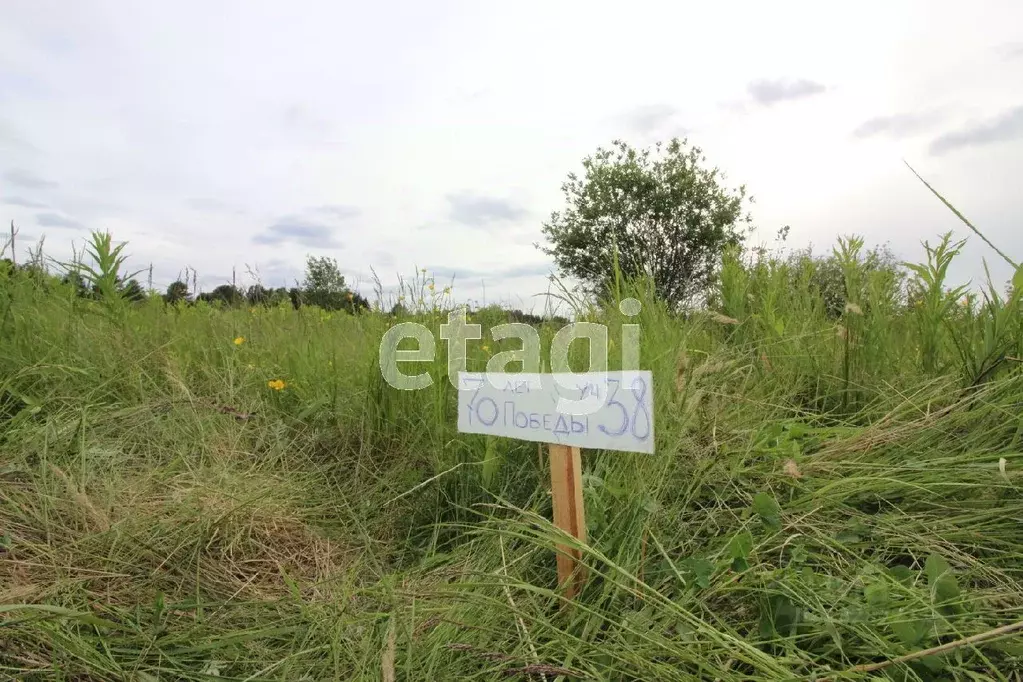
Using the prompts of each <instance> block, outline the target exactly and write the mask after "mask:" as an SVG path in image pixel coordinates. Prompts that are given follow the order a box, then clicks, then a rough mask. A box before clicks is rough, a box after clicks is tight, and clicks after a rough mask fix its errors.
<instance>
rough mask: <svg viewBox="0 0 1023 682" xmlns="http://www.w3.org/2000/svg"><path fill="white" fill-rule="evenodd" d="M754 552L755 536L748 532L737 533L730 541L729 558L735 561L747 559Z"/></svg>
mask: <svg viewBox="0 0 1023 682" xmlns="http://www.w3.org/2000/svg"><path fill="white" fill-rule="evenodd" d="M752 550H753V534H752V533H750V532H749V531H748V530H744V531H742V532H741V533H736V534H735V535H734V536H732V539H731V540H729V541H728V556H730V557H731V558H733V559H745V558H746V557H748V556H749V553H750V552H751V551H752Z"/></svg>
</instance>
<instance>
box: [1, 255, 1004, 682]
mask: <svg viewBox="0 0 1023 682" xmlns="http://www.w3.org/2000/svg"><path fill="white" fill-rule="evenodd" d="M955 257H956V244H955V243H953V242H952V241H950V240H949V239H947V238H945V239H938V240H932V242H931V244H930V245H929V246H928V247H927V249H926V250H924V249H921V252H920V254H919V258H918V260H919V263H918V264H911V265H906V266H903V267H900V268H896V269H890V268H889V269H885V268H876V267H872V266H871V265H870V260H869V259H868V258H867V253H866V251H865V249H864V247H863V244H862V242H860V241H859V240H856V239H852V238H850V239H846V240H842V241H841V242H840V243H838V244H837V245H836V246H835V252H834V254H833V255H832V257H831V258H829V259H827V263H828V267H829V268H830V270H829V272H830V273H831V274H832V275H833V276H834V278H837V279H833V282H832V283H835V282H837V285H836V286H837V289H835V290H837V291H839V293H840V295H839V296H838V297H837V298H836V297H835V296H834V295H833V294H834V291H835V290H827V291H826V290H825V289H824V288H823V287H822V285H821V282H822V276H821V275H822V270H821V269H822V268H823V267H824V262H823V261H821V260H815V259H811V258H782V257H772V256H770V255H768V254H760V255H756V254H754V255H747V256H744V257H740V256H738V255H737V254H726V256H725V258H724V260H723V262H722V266H721V269H720V276H719V280H718V282H717V284H716V287H715V291H714V293H713V295H712V297H711V300H710V304H709V305H708V306H707V308H706V309H704V310H699V311H693V312H690V313H687V314H685V315H676V314H673V313H671V312H669V311H668V310H666V309H665V308H664V307H663V306H661V305H660V304H658V302H657V301H656V300H655V299H654V298H653V297H652V296H651V295H650V294H649V292H648V291H646V290H645V288H644V286H643V284H642V283H635V284H622V285H621V286H620V287H619V288H618V290H616V291H615V292H612V294H611V297H610V298H611V300H609V301H608V302H607V303H606V304H605V305H603V306H592V307H583V306H580V309H579V310H578V311H577V315H578V318H579V319H587V320H594V321H601V322H604V323H605V324H607V325H608V327H609V330H610V331H609V336H610V339H611V348H612V350H611V358H610V365H611V368H612V369H614V368H616V366H617V365H618V363H619V357H618V350H617V349H618V346H619V344H620V339H621V333H620V325H621V324H622V323H623V322H628V323H634V322H637V318H630V319H627V320H623V319H622V317H621V316H620V314H619V313H618V312H617V306H616V305H615V303H616V301H615V300H614V299H620V298H622V297H625V296H635V297H637V298H639V299H640V300H641V301H642V302H643V307H642V312H641V314H640V316H639V317H638V323H639V324H640V325H641V330H642V337H641V338H642V350H641V365H642V367H643V368H644V369H650V370H652V372H653V374H654V384H655V387H654V388H655V408H656V415H655V423H656V428H657V431H656V442H657V452H656V454H655V455H654V456H647V455H638V454H629V453H619V452H603V451H586V452H584V455H583V467H584V485H585V503H586V514H587V523H588V534H589V544H588V545H587V546H586V547H584V553H585V562H586V564H587V565H588V567H589V580H588V582H587V584H586V587H585V590H584V592H583V593H582V594H581V596H580V597H579V598H578V599H576V600H575V601H574V603H572V604H571V605H566V604H565V603H563V602H562V600H561V599H560V597H559V593H558V591H557V586H556V584H555V576H556V572H555V555H554V546H555V544H557V543H558V542H568V540H567V539H566V538H565V537H564V536H561V535H559V534H558V532H557V531H556V530H555V529H554V528H553V526H552V525H551V523H550V521H549V519H550V518H551V503H550V492H549V472H548V469H547V461H546V453H545V451H544V449H543V448H542V447H538V446H537V444H536V443H527V442H519V441H513V440H508V439H496V438H487V437H483V436H471V435H464V434H459V433H457V432H456V429H455V415H456V397H457V396H456V391H455V390H454V389H453V388H452V386H451V385H450V384H449V383H448V381H447V378H446V376H447V367H446V353H445V352H444V349H445V346H444V342H442V341H440V339H439V334H438V353H437V359H436V361H435V362H434V363H432V364H426V363H423V365H421V366H420V367H418V368H417V367H415V366H412V367H409V366H406V367H403V369H404V371H406V372H408V373H412V372H416V371H424V370H425V371H429V372H430V373H431V374H432V375H433V377H434V383H433V385H432V386H431V387H429V388H427V389H425V390H421V391H396V390H394V389H392V388H391V387H389V386H388V385H387V384H386V383H384V381H383V379H382V378H381V374H380V371H379V367H378V348H379V341H380V338H381V336H382V334H383V333H384V332H385V331H386V330H387V329H388V328H389V327H390V326H391V325H392V324H394V323H395V322H398V321H403V320H415V321H418V322H422V323H424V324H426V325H428V326H430V327H431V328H432V329H434V330H435V331H436V330H437V329H438V327H439V325H440V324H441V323H443V322H444V321H446V311H445V309H444V306H443V305H440V306H426V308H425V310H424V311H423V312H419V313H414V314H413V313H409V314H403V315H402V316H401V317H393V316H390V315H385V314H382V313H378V312H367V313H362V314H357V315H352V314H348V313H344V312H334V313H327V312H324V311H322V310H320V309H318V308H315V307H309V306H305V307H301V308H299V309H295V308H293V307H292V306H291V305H284V306H277V307H255V308H248V307H241V308H222V307H219V306H215V305H209V304H207V303H202V302H200V303H196V304H193V305H188V304H183V303H182V304H177V305H167V304H165V303H164V302H163V301H162V300H160V299H159V298H157V297H153V298H150V299H149V300H147V301H145V302H143V303H138V304H128V303H125V302H123V301H120V300H118V299H117V297H116V296H100V297H98V299H96V300H89V299H85V298H82V297H80V296H77V295H76V294H75V291H74V290H73V289H72V288H71V287H69V286H65V285H61V284H60V282H59V280H57V279H55V278H52V277H46V276H44V275H43V274H41V273H40V272H38V271H31V270H17V271H14V270H12V269H11V268H7V269H5V270H4V271H3V273H2V274H0V542H2V545H0V677H5V678H17V679H26V680H41V679H64V680H146V681H150V680H224V679H230V680H332V679H373V680H379V679H383V680H398V679H407V680H463V679H476V680H491V679H502V678H510V679H534V680H540V679H544V680H555V679H566V680H567V679H572V680H576V679H579V680H582V679H593V680H692V679H705V680H722V681H725V680H729V681H739V680H809V679H817V680H822V679H832V680H839V679H879V678H880V679H891V680H988V679H992V680H1018V679H1020V676H1021V674H1023V659H1021V656H1023V638H1021V636H1020V634H1019V632H1017V630H1016V629H1018V628H1020V627H1021V626H1023V625H1021V624H1020V621H1023V561H1021V559H1023V523H1021V522H1023V494H1021V488H1020V486H1021V484H1023V474H1021V472H1023V442H1021V441H1023V374H1021V371H1020V359H1021V358H1023V318H1021V315H1020V311H1021V299H1023V281H1021V280H1023V277H1021V276H1019V275H1018V276H1017V277H1016V282H1015V286H1014V287H1013V286H1011V285H1010V286H1009V288H1008V290H1006V287H1005V286H1003V284H1002V283H995V284H994V285H992V286H990V287H989V288H987V289H985V290H984V291H983V292H978V291H976V290H974V291H972V292H968V291H966V290H951V289H950V288H949V287H948V285H947V282H946V281H945V273H946V271H947V268H948V265H949V263H950V262H951V260H952V259H954V258H955ZM419 290H420V291H424V289H423V288H422V287H421V288H420V289H419ZM829 291H830V293H829ZM471 317H472V318H473V319H472V321H476V322H480V323H481V324H483V325H484V330H485V331H484V338H483V340H481V341H479V342H470V343H469V360H468V362H469V367H468V369H470V370H477V371H478V370H482V369H484V367H485V363H486V360H487V358H488V357H489V356H490V355H492V354H493V353H495V352H497V351H499V350H502V349H505V346H504V345H503V344H505V343H508V344H510V345H508V346H507V348H511V347H514V345H515V344H516V343H517V342H516V341H514V340H508V341H507V342H495V341H494V340H493V339H492V338H491V337H490V336H489V334H488V333H487V332H486V329H488V328H489V327H490V326H492V325H495V324H498V323H502V322H505V321H506V319H505V318H504V316H503V315H502V314H501V313H500V312H499V311H494V310H492V309H490V310H485V311H477V312H476V313H474V314H473V315H471ZM556 329H557V325H556V324H554V323H545V324H544V325H542V327H541V337H542V339H543V341H544V345H543V347H544V352H545V357H546V350H547V349H548V348H549V345H548V344H549V340H550V338H551V337H552V335H553V334H554V332H555V331H556ZM577 346H578V347H575V348H574V349H573V350H574V351H577V352H578V353H579V355H580V359H581V357H582V356H583V355H585V351H586V349H585V347H583V346H582V344H577ZM511 369H514V368H511ZM1006 626H1015V628H1014V627H1006Z"/></svg>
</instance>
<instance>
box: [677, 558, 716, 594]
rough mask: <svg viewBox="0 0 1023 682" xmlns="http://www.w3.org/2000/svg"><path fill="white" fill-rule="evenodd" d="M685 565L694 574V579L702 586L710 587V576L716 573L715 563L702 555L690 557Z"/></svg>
mask: <svg viewBox="0 0 1023 682" xmlns="http://www.w3.org/2000/svg"><path fill="white" fill-rule="evenodd" d="M683 566H684V567H685V568H686V569H687V570H688V571H689V572H690V573H692V574H693V580H694V582H696V584H697V585H699V586H700V587H704V588H706V587H710V578H711V576H712V575H713V574H714V564H712V563H710V562H709V561H707V560H706V559H703V558H700V557H690V558H688V559H686V560H685V561H684V562H683Z"/></svg>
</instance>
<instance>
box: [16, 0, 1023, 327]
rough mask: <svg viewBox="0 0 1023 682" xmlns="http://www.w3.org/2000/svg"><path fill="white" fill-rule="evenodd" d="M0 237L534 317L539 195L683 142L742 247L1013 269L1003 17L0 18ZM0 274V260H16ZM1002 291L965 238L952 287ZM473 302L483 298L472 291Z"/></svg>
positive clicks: (174, 14)
mask: <svg viewBox="0 0 1023 682" xmlns="http://www.w3.org/2000/svg"><path fill="white" fill-rule="evenodd" d="M0 16H2V17H3V20H2V21H0V217H3V218H4V219H9V218H10V219H14V220H15V221H16V223H17V224H18V225H20V227H21V235H22V244H27V240H28V239H35V238H38V237H39V236H41V235H43V234H45V236H46V245H47V250H48V251H49V252H50V253H51V254H52V255H55V256H62V255H63V254H65V253H67V252H68V250H69V245H70V244H71V243H72V240H73V241H74V242H75V243H77V244H81V242H82V241H83V238H84V237H85V236H87V234H88V231H89V230H91V229H106V230H110V231H111V232H112V234H113V235H114V238H115V239H116V240H127V241H128V242H129V245H128V247H127V250H128V251H129V252H130V253H131V255H132V262H133V263H134V264H135V265H136V267H144V266H148V264H149V263H150V262H153V263H154V268H155V280H156V282H155V284H157V285H158V286H161V287H164V286H166V284H167V283H169V282H170V281H172V280H173V279H175V278H176V276H177V274H178V272H179V271H180V270H182V269H183V268H184V267H185V266H186V265H187V266H190V267H192V268H195V269H196V270H198V272H199V275H200V282H201V283H202V285H203V287H204V288H205V289H207V290H208V289H210V288H212V287H213V286H216V285H217V284H220V283H223V282H225V281H229V280H230V277H231V271H232V267H236V268H237V269H238V271H239V273H241V272H243V271H244V270H245V268H246V266H250V267H258V268H259V271H260V272H261V275H262V279H263V281H264V284H267V285H270V286H281V285H284V284H288V285H291V284H293V280H294V279H295V278H296V277H300V276H301V271H302V267H303V263H304V260H305V256H306V254H310V253H311V254H316V255H331V256H334V257H336V258H337V259H338V261H339V263H340V264H341V266H342V268H343V269H344V271H345V272H346V274H347V275H348V276H349V278H352V279H355V280H357V281H359V282H360V288H361V289H362V290H363V292H364V293H369V290H370V285H369V281H368V280H369V277H370V266H373V267H374V268H375V269H376V270H377V272H378V273H380V275H381V276H382V278H383V279H384V282H385V284H393V283H394V282H395V281H396V273H398V272H401V273H406V274H410V273H411V272H412V271H413V269H414V268H417V267H426V268H429V269H430V270H431V272H436V273H437V274H438V276H439V278H445V279H446V278H448V277H450V276H451V274H452V273H454V274H455V275H456V283H455V289H456V294H457V297H458V298H459V299H472V300H482V298H483V296H484V291H485V297H486V301H487V302H503V303H506V304H510V305H514V306H516V307H524V308H526V309H530V308H536V307H538V306H540V304H539V303H537V302H536V301H537V299H534V298H533V295H534V294H537V293H540V292H542V291H544V290H545V289H546V281H545V277H544V275H545V273H548V272H550V270H551V267H552V265H551V263H550V262H549V261H548V259H547V258H546V257H545V256H544V255H543V254H542V253H541V252H539V251H538V250H537V249H536V248H535V247H534V246H533V244H534V242H536V241H538V240H540V239H541V238H542V237H541V231H540V230H541V223H542V221H543V220H544V218H545V217H546V216H548V215H549V213H550V212H551V211H552V210H555V209H558V208H559V207H560V206H561V205H562V201H563V199H562V195H561V192H560V185H561V183H562V181H563V180H564V178H565V176H566V174H567V173H569V172H571V171H573V170H577V169H578V168H579V163H580V161H581V160H582V158H583V157H584V156H586V155H587V154H590V153H592V152H593V151H594V150H595V149H596V148H597V147H598V146H600V145H608V144H609V143H610V142H611V141H612V140H614V139H615V138H622V139H625V140H627V141H629V142H631V143H633V144H636V145H647V144H651V143H653V142H655V141H657V140H667V139H669V138H670V137H672V136H673V135H684V136H688V138H689V140H690V142H691V143H693V144H696V145H698V146H700V147H702V148H703V150H704V152H705V153H706V155H707V157H708V160H709V161H710V162H711V163H712V164H713V165H716V166H719V167H720V168H721V169H722V170H723V171H725V172H726V173H727V177H728V180H729V182H731V183H734V184H739V183H745V184H746V185H747V186H748V188H749V190H750V192H751V193H752V194H753V196H754V197H755V200H756V203H755V205H754V218H755V221H756V224H757V226H758V230H757V233H756V235H755V237H754V240H755V241H757V242H766V243H771V242H772V241H773V237H774V235H775V233H776V231H777V230H778V229H779V228H780V227H782V226H783V225H790V226H791V233H790V235H789V239H788V245H789V246H790V247H791V246H803V245H807V244H811V243H812V244H814V245H815V246H816V247H817V248H819V249H825V248H830V246H831V244H832V243H833V241H834V238H835V236H836V235H839V234H847V233H858V234H861V235H863V236H864V237H865V238H866V239H867V241H868V243H870V244H877V243H882V242H886V241H887V242H888V243H889V244H890V246H891V248H892V249H893V250H894V251H895V252H896V253H897V254H898V255H899V256H902V257H905V258H919V257H920V256H921V254H922V247H920V245H919V243H920V241H921V240H922V239H932V240H933V239H934V238H935V237H936V235H938V234H939V233H940V232H943V231H945V230H949V229H952V230H955V231H956V233H957V234H958V235H961V236H963V237H965V236H967V235H968V234H969V232H968V231H967V230H966V229H965V227H964V226H962V225H961V224H959V223H958V222H957V220H956V219H955V217H954V216H952V214H951V213H950V212H948V210H947V209H945V208H944V207H943V206H942V205H941V204H940V203H939V202H938V201H937V200H936V199H934V198H933V197H932V196H931V195H930V194H929V193H928V192H927V190H926V188H924V187H923V185H921V184H920V183H919V182H918V181H917V180H916V179H915V178H914V177H913V176H912V174H911V173H910V171H909V170H908V169H907V168H906V167H905V166H904V165H903V159H905V160H907V161H909V162H910V163H911V164H913V165H914V167H915V168H916V169H917V170H918V171H919V172H920V173H921V174H923V176H924V177H925V178H927V179H928V180H929V181H931V182H932V183H933V184H934V185H935V186H936V187H937V188H939V190H940V191H942V192H943V193H944V194H945V195H946V197H948V198H949V199H950V200H951V201H952V202H953V203H955V204H956V205H957V206H958V207H959V208H960V209H961V210H962V211H963V212H964V213H965V214H966V215H967V216H968V217H970V218H971V220H973V222H974V223H975V224H977V225H978V226H980V227H981V229H982V230H984V231H985V232H986V233H987V235H988V237H989V238H990V239H992V240H993V241H994V242H995V243H996V244H998V245H1000V246H1001V248H1002V249H1003V250H1005V251H1007V252H1008V253H1009V254H1010V255H1011V256H1013V257H1014V258H1015V259H1017V260H1023V236H1021V235H1023V192H1021V191H1020V188H1021V184H1020V182H1021V181H1020V178H1021V176H1023V173H1021V171H1023V3H1020V2H1019V1H1018V0H1002V1H994V0H992V1H987V2H985V1H983V0H981V1H978V2H974V3H972V4H969V5H968V4H964V3H963V2H962V0H957V1H956V2H951V1H944V0H942V1H936V0H918V1H914V2H899V1H898V0H886V1H884V2H858V3H842V4H838V3H824V2H819V0H818V1H814V2H771V3H765V2H762V1H750V2H658V3H649V2H632V3H622V2H615V3H606V2H595V1H593V0H588V1H587V2H559V1H558V0H545V1H544V2H529V1H520V2H516V3H492V2H446V1H442V0H433V1H431V2H390V3H387V2H381V3H369V2H358V3H352V2H347V1H342V2H326V1H322V2H300V1H291V2H287V3H285V2H277V3H270V2H263V3H253V2H241V1H239V2H216V1H214V2H210V1H204V2H197V1H193V0H179V1H178V2H174V3H150V2H129V1H127V0H124V1H122V2H99V1H91V2H90V1H83V2H67V1H66V0H60V1H51V0H33V1H32V2H18V1H15V0H0ZM19 251H21V248H19ZM984 257H986V258H988V262H989V264H990V265H991V266H992V268H993V274H995V276H996V277H997V278H999V280H1004V279H1005V278H1006V277H1007V276H1008V268H1007V267H1006V266H1004V264H1003V263H1001V262H999V259H998V257H997V256H995V255H994V254H993V253H992V252H991V251H990V250H988V249H986V247H984V246H983V244H981V243H980V240H979V239H977V238H976V237H973V238H971V240H970V244H969V247H968V249H967V251H966V255H965V257H964V258H963V259H962V260H961V262H960V264H959V266H958V268H957V269H956V270H955V271H954V273H955V276H956V277H957V278H960V279H966V278H970V277H978V276H979V275H981V274H982V272H983V270H982V265H981V258H984ZM484 287H485V290H484Z"/></svg>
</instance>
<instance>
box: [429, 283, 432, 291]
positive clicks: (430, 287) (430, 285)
mask: <svg viewBox="0 0 1023 682" xmlns="http://www.w3.org/2000/svg"><path fill="white" fill-rule="evenodd" d="M429 289H430V291H433V282H430V284H429Z"/></svg>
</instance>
